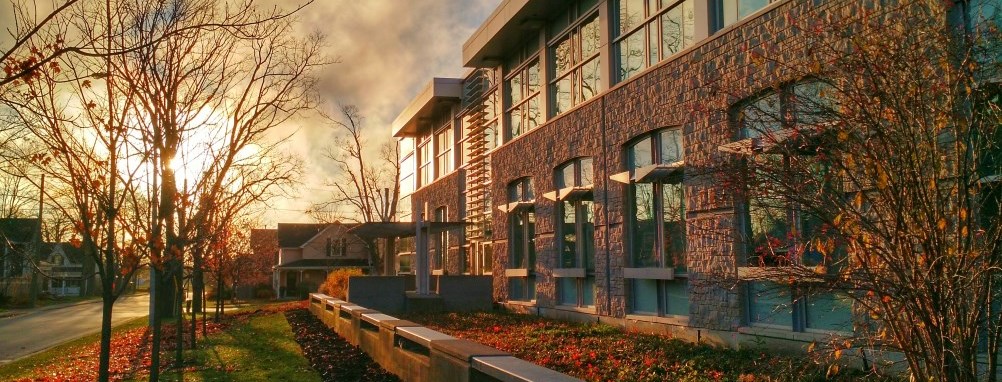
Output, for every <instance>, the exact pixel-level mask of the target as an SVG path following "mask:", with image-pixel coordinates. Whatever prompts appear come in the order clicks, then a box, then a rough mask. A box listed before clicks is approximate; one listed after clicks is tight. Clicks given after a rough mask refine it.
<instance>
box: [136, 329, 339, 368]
mask: <svg viewBox="0 0 1002 382" xmlns="http://www.w3.org/2000/svg"><path fill="white" fill-rule="evenodd" d="M185 353H186V354H185V360H186V361H187V368H186V369H188V370H187V371H184V373H183V378H182V375H181V373H178V372H177V371H176V370H167V371H166V372H165V373H164V374H163V375H162V376H161V380H163V381H180V380H184V381H320V375H319V374H317V372H316V371H315V370H313V368H311V367H310V365H309V363H307V361H306V358H304V357H303V353H302V351H301V350H300V348H299V344H298V343H296V340H295V338H294V337H293V334H292V329H291V328H290V327H289V323H288V322H286V320H285V315H284V314H282V313H273V314H268V315H262V316H255V317H252V318H251V319H250V320H249V321H247V322H244V323H238V324H235V325H234V326H232V327H230V328H228V329H227V330H225V331H223V332H221V333H218V334H214V335H210V336H209V338H207V339H206V340H205V341H203V342H202V343H201V344H199V349H197V350H194V351H186V352H185ZM137 380H145V378H140V379H137Z"/></svg>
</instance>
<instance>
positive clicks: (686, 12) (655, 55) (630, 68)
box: [613, 0, 696, 81]
mask: <svg viewBox="0 0 1002 382" xmlns="http://www.w3.org/2000/svg"><path fill="white" fill-rule="evenodd" d="M617 14H618V17H617V19H616V24H617V25H616V36H617V37H616V39H615V40H614V42H613V43H614V44H615V51H616V52H617V57H618V61H619V62H618V69H619V70H618V71H617V72H618V74H619V78H618V79H619V80H620V81H624V80H626V79H628V78H630V77H633V76H634V75H636V74H637V73H640V72H641V71H643V70H644V69H646V68H648V67H650V66H652V65H654V64H656V63H658V62H660V61H661V60H664V59H666V58H668V57H671V56H672V55H674V54H675V53H678V52H679V51H681V50H682V49H684V48H686V47H688V46H690V45H692V43H693V40H694V39H693V37H694V35H695V25H696V14H695V6H694V0H683V1H678V0H660V1H659V0H620V1H619V6H618V7H617Z"/></svg>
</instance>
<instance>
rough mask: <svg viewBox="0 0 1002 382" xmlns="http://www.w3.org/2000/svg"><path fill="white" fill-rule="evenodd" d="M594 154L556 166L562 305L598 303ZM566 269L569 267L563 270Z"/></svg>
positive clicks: (557, 271)
mask: <svg viewBox="0 0 1002 382" xmlns="http://www.w3.org/2000/svg"><path fill="white" fill-rule="evenodd" d="M593 174H594V170H593V168H592V158H578V159H575V160H572V161H570V162H568V163H566V164H564V165H563V166H560V167H558V168H557V170H556V174H555V176H554V185H555V186H556V188H557V191H556V197H555V199H557V200H558V204H557V206H558V208H557V214H558V219H557V221H559V222H561V224H560V225H559V226H558V229H559V231H558V236H557V238H558V241H557V243H558V244H557V248H559V251H560V252H559V253H560V258H559V260H558V261H559V264H557V268H559V269H557V270H555V271H554V276H555V277H556V278H557V293H558V295H559V301H560V304H562V305H570V306H594V305H595V212H594V203H593V202H592V195H591V190H592V184H593V183H594V177H593ZM562 270H566V271H562Z"/></svg>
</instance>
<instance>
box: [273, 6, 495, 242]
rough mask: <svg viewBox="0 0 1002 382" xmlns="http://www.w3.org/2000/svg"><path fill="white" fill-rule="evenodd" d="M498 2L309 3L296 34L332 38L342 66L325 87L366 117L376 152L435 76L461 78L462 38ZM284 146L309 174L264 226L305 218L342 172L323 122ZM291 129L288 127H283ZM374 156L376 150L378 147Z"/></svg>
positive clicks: (328, 75)
mask: <svg viewBox="0 0 1002 382" xmlns="http://www.w3.org/2000/svg"><path fill="white" fill-rule="evenodd" d="M499 3H500V0H415V1H399V0H366V1H358V0H329V1H318V2H315V3H313V4H311V5H310V7H309V8H307V9H306V11H305V12H304V13H303V15H302V21H303V23H302V25H301V27H302V28H301V30H299V31H298V33H310V32H312V31H319V32H321V33H323V34H325V35H327V37H328V42H329V45H330V47H329V52H328V53H329V54H330V55H331V56H333V57H338V58H339V59H340V63H338V64H335V65H332V66H330V67H329V68H327V70H326V71H325V72H324V73H322V75H321V80H322V84H323V86H322V92H323V96H324V97H325V99H326V100H327V101H328V102H330V103H331V104H332V105H336V104H353V105H356V106H358V108H359V110H360V111H361V114H362V115H363V116H364V117H365V128H366V129H367V131H368V134H367V136H368V143H369V146H370V148H372V149H373V150H375V148H377V147H378V146H379V145H380V144H381V143H383V142H386V141H388V140H390V139H391V138H390V129H391V126H390V124H391V123H392V122H393V120H394V119H395V118H396V116H397V114H398V113H399V112H400V111H401V110H403V108H404V107H405V106H406V105H407V104H408V103H409V102H410V101H411V99H413V97H414V96H416V95H417V93H418V92H419V91H420V90H421V88H422V87H423V86H425V85H426V84H427V83H428V82H429V81H431V79H432V77H459V76H462V75H463V73H464V71H465V70H464V69H463V68H462V45H463V42H464V41H466V39H467V38H468V37H469V36H470V35H471V34H472V33H473V32H474V31H475V30H476V28H477V27H478V26H479V25H480V24H481V23H482V22H483V21H484V20H486V19H487V16H489V15H490V13H491V12H492V11H493V10H494V8H496V7H497V5H498V4H499ZM299 125H300V126H299V128H298V131H296V133H295V134H294V135H293V136H292V137H291V138H290V140H289V141H288V142H287V143H286V145H287V147H288V149H289V150H290V151H292V152H296V153H299V154H300V155H302V156H303V157H304V160H305V164H306V178H305V179H304V182H303V184H302V186H301V187H300V189H299V193H298V194H299V195H298V197H297V198H288V199H284V200H280V201H276V202H275V203H273V205H274V208H275V210H274V211H272V212H269V213H266V214H265V216H264V218H265V220H266V221H267V224H269V225H273V224H274V223H277V222H279V221H281V222H305V221H309V218H308V217H307V216H306V215H305V214H304V213H303V212H302V211H303V210H306V209H308V208H309V206H310V205H311V203H313V202H317V201H321V200H323V199H324V197H327V196H329V195H330V191H329V190H328V189H327V188H326V187H325V183H326V182H327V181H329V180H331V179H335V177H336V176H337V174H336V173H335V171H334V170H333V168H332V166H331V163H330V161H329V160H327V159H326V158H324V155H323V153H324V151H325V149H326V147H327V145H328V144H329V142H331V139H332V138H333V137H334V135H333V131H332V129H331V128H330V127H329V126H324V124H323V123H321V122H320V121H319V120H311V121H308V122H306V121H304V122H302V123H300V124H299ZM286 133H288V132H286ZM373 155H375V152H374V151H373Z"/></svg>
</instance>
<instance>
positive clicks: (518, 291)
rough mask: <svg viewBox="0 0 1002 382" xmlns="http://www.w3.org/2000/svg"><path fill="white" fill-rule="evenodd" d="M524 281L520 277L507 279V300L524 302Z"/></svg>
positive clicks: (525, 286)
mask: <svg viewBox="0 0 1002 382" xmlns="http://www.w3.org/2000/svg"><path fill="white" fill-rule="evenodd" d="M525 284H526V280H525V279H524V278H521V277H509V278H508V299H509V300H517V301H524V300H526V298H525V295H526V293H527V290H526V289H527V285H525Z"/></svg>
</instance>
